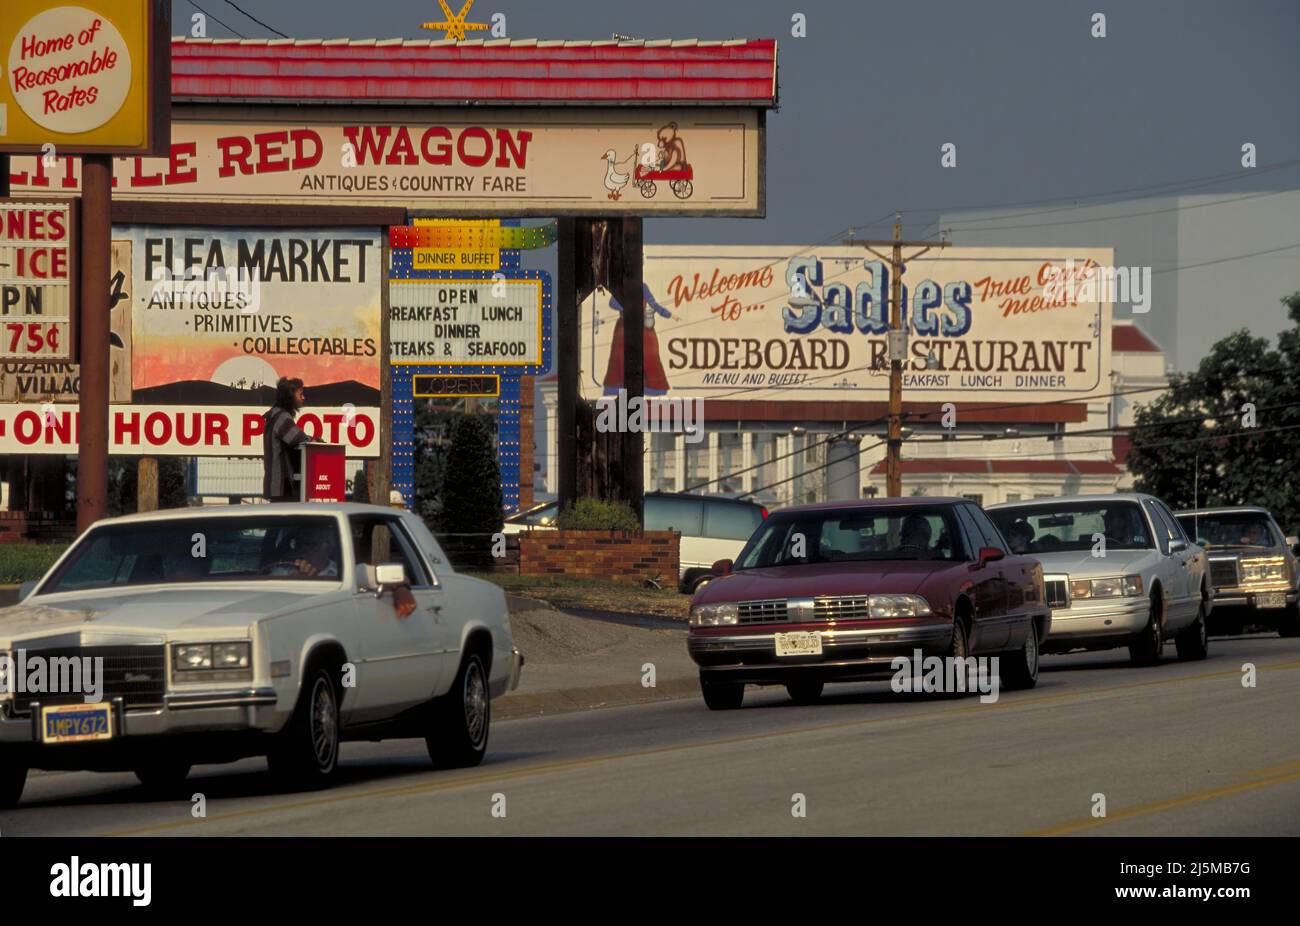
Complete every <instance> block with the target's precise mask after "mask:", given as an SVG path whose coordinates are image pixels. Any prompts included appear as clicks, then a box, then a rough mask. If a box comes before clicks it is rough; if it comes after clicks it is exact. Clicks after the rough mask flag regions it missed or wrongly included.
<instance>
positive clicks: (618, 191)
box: [601, 148, 636, 199]
mask: <svg viewBox="0 0 1300 926" xmlns="http://www.w3.org/2000/svg"><path fill="white" fill-rule="evenodd" d="M616 157H618V155H616V154H615V153H614V149H613V148H610V149H609V150H608V151H606V152H605V153H604V154H602V155H601V160H603V161H604V162H605V189H606V190H608V191H609V192H608V193H607V194H606V195H607V197H608V198H609V199H619V198H620V197H621V195H622V192H623V187H625V186H627V184H628V181H629V180H631V179H632V176H631V175H630V174H623V173H619V171H618V170H617V169H616V167H615V165H616V164H620V163H622V164H626V163H627V161H630V160H632V158H634V157H636V153H635V152H633V154H632V155H631V157H628V158H627V159H626V160H624V161H615V160H614V159H615V158H616Z"/></svg>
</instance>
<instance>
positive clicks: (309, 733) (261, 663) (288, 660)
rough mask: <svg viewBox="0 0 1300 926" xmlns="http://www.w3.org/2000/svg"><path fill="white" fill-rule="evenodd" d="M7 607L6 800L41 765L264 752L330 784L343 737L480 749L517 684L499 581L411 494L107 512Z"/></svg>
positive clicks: (477, 753)
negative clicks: (469, 561) (457, 553)
mask: <svg viewBox="0 0 1300 926" xmlns="http://www.w3.org/2000/svg"><path fill="white" fill-rule="evenodd" d="M24 591H25V595H24V597H23V598H22V600H21V602H20V603H19V604H17V605H14V606H12V607H8V608H3V609H0V807H6V806H12V805H14V804H16V803H17V802H18V800H19V798H20V797H21V795H22V790H23V785H24V783H25V781H26V778H27V772H28V769H29V768H44V769H88V770H95V771H134V772H135V774H136V775H137V776H138V777H139V778H140V780H141V782H143V783H144V784H145V785H147V786H151V787H159V788H168V787H177V786H179V785H180V783H181V782H182V781H183V780H184V779H185V777H186V776H187V775H188V774H189V771H190V768H191V766H192V765H194V764H196V763H206V762H229V761H234V760H237V759H240V758H245V757H248V756H255V755H265V756H266V757H267V759H268V762H269V764H270V767H271V770H272V772H273V773H275V774H277V775H278V776H280V777H282V778H283V779H284V780H285V781H286V782H287V783H289V784H290V785H291V786H295V787H311V786H319V785H323V784H325V783H326V782H327V781H328V780H329V779H330V778H331V776H332V775H333V773H334V771H335V768H336V766H337V764H338V754H339V744H340V742H341V741H344V740H380V739H388V738H399V737H419V738H423V739H424V740H425V741H426V742H427V745H428V751H429V754H430V756H431V757H432V758H433V760H434V762H435V763H436V764H438V765H440V766H447V767H451V766H467V765H476V764H477V763H478V762H480V761H481V760H482V758H483V755H484V753H485V752H486V749H487V741H488V725H489V721H490V713H491V711H490V707H491V699H492V698H494V697H497V696H499V695H502V694H504V693H505V692H507V691H509V690H511V689H513V688H514V687H515V686H517V685H518V682H519V672H520V669H521V667H522V665H523V657H522V656H521V655H520V653H519V651H518V650H517V649H516V648H515V645H514V640H513V637H512V635H511V630H510V621H509V617H508V615H507V611H506V601H505V596H504V594H503V592H502V591H501V589H500V588H498V587H497V586H495V585H492V584H490V583H487V582H483V581H481V580H478V579H474V578H470V577H468V576H463V575H459V574H457V572H456V570H455V569H453V568H452V566H451V565H450V563H448V562H447V559H446V556H445V555H444V554H443V552H442V550H441V548H440V547H439V546H438V543H437V541H436V540H435V539H434V537H433V535H432V534H430V533H429V531H428V529H427V528H426V527H425V526H424V524H423V522H421V521H420V519H419V518H417V517H415V516H414V515H412V514H411V513H409V512H405V511H399V510H394V509H392V508H385V507H379V506H370V505H353V504H270V505H257V506H238V507H232V508H228V509H216V510H214V509H202V510H197V509H180V510H174V511H163V512H157V513H153V514H142V515H132V516H129V517H123V518H114V519H109V520H104V521H101V522H99V523H97V524H96V525H95V526H94V527H92V528H91V529H90V530H88V531H87V532H86V533H84V534H83V535H82V536H81V537H80V538H79V539H78V540H77V541H76V542H75V543H74V544H73V545H72V546H71V547H70V548H69V549H68V551H67V552H66V553H65V554H64V555H63V556H62V557H61V558H60V559H59V561H58V562H57V563H55V564H54V566H53V567H52V568H51V569H50V571H49V572H48V573H47V574H46V575H45V576H44V577H43V578H42V579H41V580H40V581H39V582H37V583H35V584H34V588H32V589H31V590H30V591H28V590H26V589H24Z"/></svg>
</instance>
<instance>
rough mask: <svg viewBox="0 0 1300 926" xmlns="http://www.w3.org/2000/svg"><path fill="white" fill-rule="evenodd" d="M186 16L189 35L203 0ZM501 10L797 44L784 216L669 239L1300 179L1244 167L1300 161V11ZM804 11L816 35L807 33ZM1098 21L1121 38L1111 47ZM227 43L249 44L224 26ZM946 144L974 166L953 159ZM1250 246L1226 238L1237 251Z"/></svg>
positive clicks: (266, 10)
mask: <svg viewBox="0 0 1300 926" xmlns="http://www.w3.org/2000/svg"><path fill="white" fill-rule="evenodd" d="M235 2H236V3H238V5H239V6H240V7H242V8H243V9H245V10H247V11H248V12H250V13H252V14H253V15H255V16H257V17H258V18H260V19H262V20H264V21H265V22H266V23H268V24H269V25H271V26H273V27H275V28H277V29H279V30H281V31H283V32H286V33H288V34H289V35H291V36H293V37H298V38H317V37H324V38H333V37H344V36H347V37H354V38H371V37H378V38H391V37H397V36H406V37H410V38H428V37H431V36H435V34H434V33H430V32H428V31H425V30H422V29H420V26H419V24H420V23H421V22H422V21H426V20H431V19H439V18H441V15H440V14H439V10H438V7H437V4H436V2H434V0H367V2H356V0H235ZM198 3H199V6H201V7H202V8H204V9H205V10H207V12H208V13H209V14H210V15H211V16H215V17H218V18H220V19H221V20H222V21H224V22H225V23H226V24H228V25H229V26H232V27H234V28H235V29H238V30H239V31H240V32H242V33H244V34H245V35H246V36H249V37H269V36H272V33H271V32H269V31H268V30H267V29H265V28H263V27H262V26H259V25H257V24H256V23H254V22H252V21H251V20H249V19H247V18H246V17H244V16H243V15H241V14H240V12H238V11H237V10H236V9H234V8H233V7H232V5H231V4H230V2H228V0H198ZM462 3H463V0H451V6H452V7H453V9H456V10H459V8H460V6H461V4H462ZM174 9H175V20H174V26H175V28H174V30H173V31H176V32H180V31H182V29H184V28H185V27H186V26H187V25H188V22H189V18H190V16H191V14H193V13H194V12H195V8H194V6H193V4H192V3H190V0H174ZM496 12H501V13H504V14H505V15H506V17H507V26H508V30H509V35H510V37H511V38H543V39H557V38H569V39H608V38H610V36H611V34H612V33H614V32H618V33H622V34H625V35H630V36H633V37H635V38H645V39H652V38H704V39H726V38H742V37H743V38H764V37H775V38H776V39H777V40H778V42H779V46H778V62H779V66H780V73H779V78H780V84H779V86H780V108H779V110H778V111H776V112H774V113H772V114H770V116H769V119H768V175H767V218H766V219H762V220H758V219H658V220H651V221H649V222H647V227H646V238H647V241H648V242H652V243H693V242H700V243H750V242H754V243H796V242H797V243H813V242H817V241H821V240H823V239H827V238H834V239H838V238H839V237H840V235H839V234H838V233H839V232H840V231H841V230H842V229H844V228H846V227H848V226H850V225H862V224H865V223H869V222H872V221H875V220H879V219H882V218H883V217H884V216H887V215H889V214H891V213H892V210H894V209H902V210H904V211H905V221H906V228H905V231H908V232H921V231H922V230H923V229H925V228H926V226H927V225H929V224H930V223H931V221H932V220H933V219H934V218H935V217H936V214H937V211H938V210H943V211H945V212H949V211H951V210H954V209H960V208H962V207H988V206H998V205H1002V204H1016V203H1023V202H1027V201H1040V200H1045V199H1056V198H1060V197H1073V196H1076V195H1084V196H1087V195H1089V194H1096V193H1102V192H1107V191H1112V190H1118V189H1130V188H1145V187H1150V186H1154V185H1158V184H1168V183H1173V182H1176V181H1181V180H1188V179H1192V178H1199V177H1208V176H1213V175H1219V174H1227V173H1232V172H1238V171H1239V172H1240V174H1241V175H1242V177H1241V179H1240V180H1236V179H1234V180H1233V181H1232V182H1230V183H1219V184H1215V185H1213V186H1209V187H1204V188H1202V189H1201V190H1199V191H1198V192H1210V193H1218V192H1230V191H1240V190H1251V189H1273V188H1296V187H1300V165H1298V166H1292V167H1289V168H1287V169H1284V170H1276V171H1270V172H1264V173H1252V172H1251V171H1248V170H1242V169H1241V163H1240V160H1241V146H1242V144H1243V143H1245V142H1251V143H1253V144H1254V145H1255V146H1256V149H1257V152H1258V155H1257V156H1258V163H1259V167H1260V168H1265V167H1267V166H1269V165H1272V164H1278V163H1280V162H1285V161H1291V160H1295V159H1300V118H1297V117H1298V116H1300V102H1298V100H1300V94H1298V91H1300V55H1297V54H1296V47H1297V40H1298V39H1300V0H1235V2H1228V0H1219V2H1209V0H1195V2H1151V0H1142V2H1137V0H1126V2H1120V3H1117V2H1113V0H1112V2H1105V0H1090V2H1083V3H1081V2H1073V0H989V2H970V0H952V2H904V3H875V2H866V3H863V2H845V0H836V2H826V0H785V2H775V0H748V2H731V3H722V2H708V0H704V2H701V0H656V2H653V3H633V2H630V0H564V2H541V0H476V2H475V4H474V7H473V9H472V11H471V15H470V17H469V18H470V19H471V20H475V21H480V22H488V21H490V20H491V17H492V14H493V13H496ZM796 12H798V13H803V14H805V15H806V17H807V32H808V35H807V37H806V38H792V37H791V34H790V33H791V16H792V15H793V14H794V13H796ZM1096 12H1102V13H1105V14H1106V32H1107V35H1106V37H1105V38H1093V37H1092V35H1091V30H1092V16H1093V14H1094V13H1096ZM435 14H439V15H435ZM208 34H209V35H210V36H216V37H221V36H227V35H229V34H230V33H229V32H227V31H226V30H225V29H223V28H222V27H221V26H220V25H217V24H215V23H214V22H211V21H210V22H209V33H208ZM945 142H952V143H954V144H955V145H956V146H957V167H956V168H953V169H944V168H942V167H941V165H940V146H941V145H942V144H944V143H945ZM1134 195H1135V196H1139V195H1143V194H1142V193H1141V192H1138V193H1135V194H1134ZM887 230H888V229H887V225H879V226H877V227H875V228H874V229H871V230H870V232H869V233H870V234H874V235H883V234H885V233H887ZM930 231H931V232H933V229H930ZM1028 234H1032V232H1029V233H1028ZM1296 240H1300V237H1297V238H1296ZM956 243H958V244H963V243H966V244H977V243H980V242H977V241H970V240H962V239H958V240H957V241H956ZM1025 243H1026V244H1030V243H1033V242H1032V241H1026V242H1025ZM1096 243H1097V244H1105V243H1106V242H1103V241H1098V242H1096ZM1278 243H1279V244H1281V243H1290V242H1278ZM1235 246H1236V243H1235V242H1234V241H1233V240H1232V237H1231V236H1229V235H1225V240H1224V242H1223V254H1224V255H1231V254H1235V253H1238V251H1237V250H1234V248H1235ZM1297 255H1298V256H1297V266H1298V267H1300V252H1297ZM1204 256H1205V255H1198V258H1200V259H1204ZM1228 266H1231V265H1228ZM1296 288H1300V280H1297V286H1296ZM1278 295H1279V296H1280V295H1282V294H1281V293H1279V294H1278ZM1223 324H1224V333H1226V332H1227V330H1229V327H1230V326H1229V325H1228V322H1227V321H1225V322H1224V323H1223ZM1270 333H1271V332H1270ZM1180 359H1184V358H1180Z"/></svg>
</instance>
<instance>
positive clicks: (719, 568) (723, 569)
mask: <svg viewBox="0 0 1300 926" xmlns="http://www.w3.org/2000/svg"><path fill="white" fill-rule="evenodd" d="M733 565H735V564H734V563H733V562H732V561H731V560H729V559H720V560H718V561H717V562H716V563H714V564H713V567H712V571H713V573H714V574H715V575H720V576H725V575H726V574H727V573H729V572H731V567H732V566H733Z"/></svg>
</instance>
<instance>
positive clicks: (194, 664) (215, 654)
mask: <svg viewBox="0 0 1300 926" xmlns="http://www.w3.org/2000/svg"><path fill="white" fill-rule="evenodd" d="M252 665H253V644H252V643H250V642H248V641H247V640H245V641H242V642H239V643H178V644H176V645H175V646H173V647H172V669H173V670H175V672H176V674H177V675H178V676H179V675H184V676H185V678H186V680H193V681H202V680H204V678H205V677H204V676H199V675H197V674H196V673H209V675H210V676H211V677H213V678H232V677H236V676H247V677H251V674H252V672H251V670H252Z"/></svg>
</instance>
